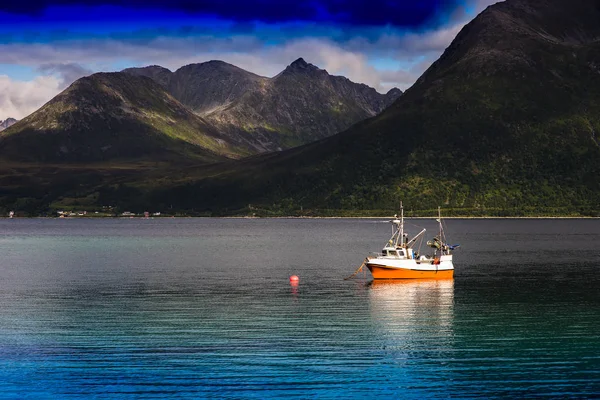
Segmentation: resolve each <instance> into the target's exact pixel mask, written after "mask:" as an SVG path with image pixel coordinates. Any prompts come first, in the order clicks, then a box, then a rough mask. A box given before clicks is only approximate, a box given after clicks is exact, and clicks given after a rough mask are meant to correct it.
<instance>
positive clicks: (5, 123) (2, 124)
mask: <svg viewBox="0 0 600 400" xmlns="http://www.w3.org/2000/svg"><path fill="white" fill-rule="evenodd" d="M16 122H17V120H16V119H14V118H6V119H5V120H4V121H0V131H3V130H5V129H6V128H8V127H9V126H11V125H14V124H15V123H16Z"/></svg>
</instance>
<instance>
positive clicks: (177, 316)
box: [0, 219, 600, 399]
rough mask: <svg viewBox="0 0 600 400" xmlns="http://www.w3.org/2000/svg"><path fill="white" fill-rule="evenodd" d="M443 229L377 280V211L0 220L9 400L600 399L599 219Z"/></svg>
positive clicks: (0, 374) (0, 327) (2, 371)
mask: <svg viewBox="0 0 600 400" xmlns="http://www.w3.org/2000/svg"><path fill="white" fill-rule="evenodd" d="M410 222H411V223H413V224H416V225H419V226H424V227H426V228H428V230H429V232H432V231H434V230H435V229H434V225H432V223H431V222H430V221H424V220H414V221H410ZM447 225H448V231H447V233H448V235H449V237H450V242H451V243H460V244H461V245H462V247H461V249H460V250H459V251H457V252H456V253H455V260H454V263H455V266H456V272H455V279H454V280H453V281H439V282H434V281H421V282H419V281H415V282H412V281H411V282H404V283H403V282H400V283H376V284H373V283H370V278H369V275H368V273H367V275H366V277H365V276H363V274H362V273H361V274H359V275H358V276H357V278H356V279H354V280H350V281H344V280H343V279H342V278H343V277H345V276H347V275H350V274H351V273H352V272H353V271H354V270H355V269H356V267H357V266H358V265H359V264H360V262H361V261H362V260H363V259H364V256H365V255H366V254H367V253H368V252H369V251H376V250H379V249H380V248H381V247H382V245H383V244H384V242H385V241H386V240H387V236H388V235H389V234H390V226H389V224H385V223H381V222H380V221H374V220H297V219H293V220H286V219H277V220H263V219H255V220H240V219H155V220H142V219H119V220H116V219H105V220H77V219H73V220H43V219H33V220H23V219H18V220H1V221H0V254H1V255H2V258H1V259H0V397H2V398H26V397H30V398H90V397H96V398H139V397H144V398H165V397H174V398H186V397H187V398H206V397H217V398H224V397H232V398H249V397H250V398H281V397H286V398H294V397H296V398H339V397H377V396H384V397H386V398H390V397H402V398H415V399H417V398H418V399H421V398H449V397H452V398H474V397H485V398H494V397H513V398H514V397H532V396H543V397H550V398H557V397H584V398H585V397H598V396H600V299H599V296H598V288H599V287H600V277H599V275H600V246H598V243H600V221H598V220H448V221H447ZM409 227H410V225H409ZM416 229H417V228H415V229H413V230H416ZM292 274H296V275H299V276H300V284H299V285H298V286H297V287H293V286H290V284H289V282H288V277H289V276H290V275H292Z"/></svg>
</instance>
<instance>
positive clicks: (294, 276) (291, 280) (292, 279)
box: [290, 275, 300, 283]
mask: <svg viewBox="0 0 600 400" xmlns="http://www.w3.org/2000/svg"><path fill="white" fill-rule="evenodd" d="M299 280H300V278H298V276H297V275H292V276H290V282H295V283H298V281H299Z"/></svg>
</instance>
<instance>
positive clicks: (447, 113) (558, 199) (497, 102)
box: [153, 0, 600, 215]
mask: <svg viewBox="0 0 600 400" xmlns="http://www.w3.org/2000/svg"><path fill="white" fill-rule="evenodd" d="M598 132H600V8H599V7H598V2H596V1H585V0H573V1H571V2H563V1H560V0H549V1H541V0H508V1H506V2H503V3H498V4H496V5H494V6H491V7H489V8H488V9H487V10H485V11H484V12H483V13H481V14H480V15H479V16H478V17H477V18H475V19H474V20H473V21H472V22H471V23H469V24H468V25H467V26H465V27H464V28H463V29H462V31H461V32H460V33H459V35H458V36H457V38H456V39H455V40H454V41H453V42H452V44H451V45H450V46H449V47H448V49H447V50H446V51H445V52H444V54H443V55H442V56H441V58H440V59H439V60H438V61H437V62H435V63H434V64H433V65H432V66H431V68H429V69H428V70H427V72H426V73H425V74H424V75H423V76H422V77H421V78H420V79H419V80H418V82H417V83H416V84H415V85H414V86H413V87H412V88H410V89H409V90H407V91H406V93H405V94H404V95H403V96H402V97H401V98H400V99H399V100H398V101H396V102H395V103H394V104H393V105H392V106H391V107H390V108H388V109H386V110H385V111H384V112H383V113H382V114H380V115H379V116H377V117H375V118H372V119H370V120H367V121H365V122H362V123H359V124H357V125H355V126H354V127H352V128H351V129H350V130H348V131H346V132H343V133H341V134H339V135H336V136H334V137H331V138H328V139H325V140H323V141H320V142H318V143H314V144H311V145H308V146H304V147H301V148H298V149H293V150H291V151H288V152H285V153H282V154H275V155H269V156H266V157H258V158H254V159H250V160H245V161H242V162H240V163H239V164H237V165H235V164H234V165H231V166H228V167H227V168H224V172H223V173H222V174H221V175H220V176H219V178H218V179H215V178H210V177H208V178H207V177H202V176H198V177H197V181H196V183H195V184H190V183H189V182H186V184H185V185H180V186H178V187H176V188H175V189H169V190H168V191H155V192H154V194H153V195H154V196H155V197H154V201H155V202H160V201H161V199H164V198H168V199H169V201H175V199H178V198H182V199H194V200H195V201H194V203H193V204H192V203H189V202H187V201H185V200H182V201H179V205H180V207H182V208H186V209H190V208H195V209H202V207H204V209H206V210H215V209H219V210H221V212H232V210H238V209H239V210H243V211H244V212H246V211H248V210H247V209H246V207H247V206H248V204H252V205H253V208H254V209H256V208H265V209H269V210H271V211H274V212H280V213H295V212H300V210H301V209H302V210H303V212H307V211H306V210H311V209H337V210H382V209H383V210H393V209H396V208H397V206H398V202H399V201H400V200H404V202H405V204H409V207H411V208H414V209H421V210H423V209H433V208H435V207H436V206H437V205H442V206H444V207H446V208H449V209H451V210H450V211H449V212H456V213H459V212H463V213H484V214H502V215H511V214H527V213H559V214H560V213H562V214H565V213H575V214H577V213H584V214H590V213H591V214H593V213H598V212H599V210H600V135H599V134H598ZM188 180H189V179H188ZM207 192H210V193H211V197H210V198H206V196H202V193H207ZM233 192H235V193H236V196H235V197H234V198H231V193H233ZM225 210H226V211H225ZM452 210H454V211H452Z"/></svg>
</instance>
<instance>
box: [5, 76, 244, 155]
mask: <svg viewBox="0 0 600 400" xmlns="http://www.w3.org/2000/svg"><path fill="white" fill-rule="evenodd" d="M241 154H243V151H241V150H239V149H237V148H236V146H235V145H234V144H233V143H231V142H230V141H229V139H228V138H227V137H225V136H223V135H221V134H220V133H218V132H217V131H216V130H215V129H214V128H213V127H212V126H211V125H210V124H209V123H207V122H206V121H205V120H203V119H202V118H200V117H198V116H197V115H195V114H194V113H192V112H190V111H189V110H188V109H187V108H185V107H184V106H183V105H181V103H179V102H178V101H177V100H175V99H174V98H173V97H172V96H171V95H169V94H168V93H167V92H166V91H165V90H164V89H163V88H162V87H161V86H160V85H158V84H157V83H156V82H154V81H153V80H152V79H148V78H146V77H134V76H131V75H129V74H125V73H98V74H94V75H92V76H89V77H85V78H81V79H79V80H77V81H76V82H74V83H73V84H72V85H71V86H70V87H68V88H67V89H66V90H64V91H63V92H62V93H60V94H59V95H58V96H56V97H55V98H53V99H52V100H51V101H49V102H48V103H46V104H45V105H44V106H43V107H41V108H40V109H39V110H37V111H36V112H34V113H33V114H31V115H29V116H28V117H26V118H24V119H23V120H21V121H19V122H18V123H16V124H14V125H13V126H11V127H10V128H8V129H6V130H4V131H3V132H2V134H0V156H2V158H4V159H10V160H20V161H38V162H79V163H89V162H100V161H112V160H132V159H149V160H153V161H157V160H175V161H181V160H185V159H190V160H195V161H205V162H214V161H217V160H222V159H224V158H225V157H237V156H240V155H241Z"/></svg>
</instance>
